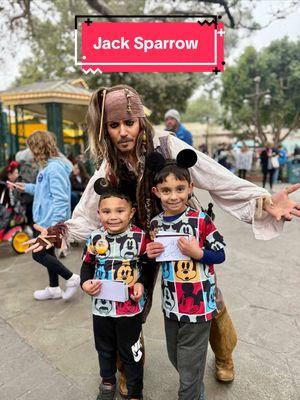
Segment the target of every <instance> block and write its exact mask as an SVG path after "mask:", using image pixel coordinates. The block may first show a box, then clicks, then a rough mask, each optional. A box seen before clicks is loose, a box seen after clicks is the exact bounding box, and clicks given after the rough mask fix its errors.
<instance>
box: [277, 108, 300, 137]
mask: <svg viewBox="0 0 300 400" xmlns="http://www.w3.org/2000/svg"><path fill="white" fill-rule="evenodd" d="M299 123H300V118H299V112H297V113H296V115H295V118H294V121H293V123H292V125H291V127H290V129H289V130H288V131H287V133H286V134H285V135H284V136H283V137H282V138H280V142H283V141H284V140H285V139H286V138H287V137H288V136H289V134H290V133H291V132H292V131H293V130H294V129H295V128H296V127H297V126H298V124H299Z"/></svg>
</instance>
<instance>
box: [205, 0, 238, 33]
mask: <svg viewBox="0 0 300 400" xmlns="http://www.w3.org/2000/svg"><path fill="white" fill-rule="evenodd" d="M199 3H213V4H219V5H220V6H223V7H224V10H225V13H226V15H227V17H228V19H229V21H230V28H234V27H235V23H234V19H233V16H232V14H231V12H230V10H229V6H228V3H227V1H226V0H199Z"/></svg>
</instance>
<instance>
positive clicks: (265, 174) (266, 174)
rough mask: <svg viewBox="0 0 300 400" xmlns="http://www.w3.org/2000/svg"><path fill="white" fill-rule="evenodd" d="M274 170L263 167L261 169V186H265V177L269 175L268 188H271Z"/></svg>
mask: <svg viewBox="0 0 300 400" xmlns="http://www.w3.org/2000/svg"><path fill="white" fill-rule="evenodd" d="M274 171H275V169H274V168H272V169H264V170H263V187H265V186H266V182H267V177H268V175H269V183H270V188H271V189H272V188H273V175H274Z"/></svg>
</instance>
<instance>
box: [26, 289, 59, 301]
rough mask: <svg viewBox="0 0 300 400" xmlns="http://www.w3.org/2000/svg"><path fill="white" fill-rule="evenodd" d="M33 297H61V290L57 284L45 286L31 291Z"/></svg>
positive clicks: (44, 298) (46, 298)
mask: <svg viewBox="0 0 300 400" xmlns="http://www.w3.org/2000/svg"><path fill="white" fill-rule="evenodd" d="M33 297H34V298H35V299H36V300H52V299H61V298H62V297H63V291H62V290H61V288H60V287H59V286H56V287H49V286H48V287H46V288H45V289H42V290H36V291H35V292H34V293H33Z"/></svg>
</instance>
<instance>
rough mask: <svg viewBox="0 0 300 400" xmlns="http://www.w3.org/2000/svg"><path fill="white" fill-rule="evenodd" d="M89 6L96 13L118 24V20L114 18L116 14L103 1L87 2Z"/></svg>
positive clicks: (88, 0)
mask: <svg viewBox="0 0 300 400" xmlns="http://www.w3.org/2000/svg"><path fill="white" fill-rule="evenodd" d="M85 1H86V2H87V4H88V5H89V6H90V7H91V8H92V9H93V10H95V11H97V12H98V13H100V14H101V15H103V17H105V18H106V19H107V20H108V21H111V22H116V21H117V18H114V17H113V15H114V14H115V12H114V11H113V10H112V9H111V8H110V7H108V6H107V5H106V4H105V3H104V2H103V1H102V0H85Z"/></svg>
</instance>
